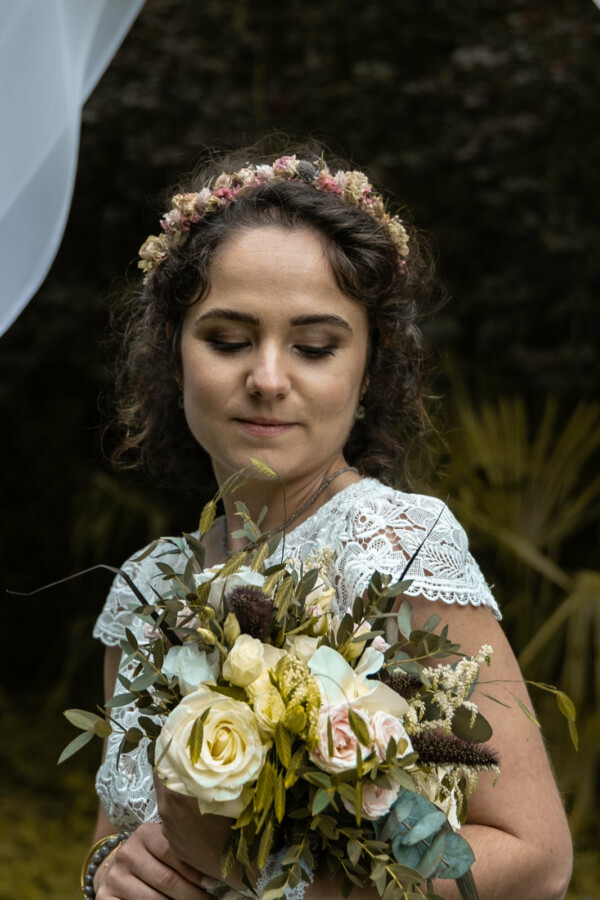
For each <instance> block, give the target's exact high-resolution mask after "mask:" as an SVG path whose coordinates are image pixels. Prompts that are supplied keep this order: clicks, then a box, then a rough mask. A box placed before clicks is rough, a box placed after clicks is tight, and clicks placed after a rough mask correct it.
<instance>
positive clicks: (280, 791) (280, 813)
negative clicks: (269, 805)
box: [273, 772, 285, 822]
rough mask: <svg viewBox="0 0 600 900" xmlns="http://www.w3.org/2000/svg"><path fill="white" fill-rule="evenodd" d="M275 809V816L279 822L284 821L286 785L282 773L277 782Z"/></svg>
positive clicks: (274, 799) (274, 800)
mask: <svg viewBox="0 0 600 900" xmlns="http://www.w3.org/2000/svg"><path fill="white" fill-rule="evenodd" d="M273 804H274V807H275V816H276V818H277V821H278V822H281V821H282V820H283V817H284V815H285V783H284V779H283V774H282V773H281V772H280V773H279V774H278V776H277V779H276V781H275V795H274V798H273Z"/></svg>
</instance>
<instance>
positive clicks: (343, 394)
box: [181, 226, 368, 481]
mask: <svg viewBox="0 0 600 900" xmlns="http://www.w3.org/2000/svg"><path fill="white" fill-rule="evenodd" d="M367 346H368V322H367V315H366V312H365V310H364V308H363V307H362V306H361V305H360V304H358V303H357V302H355V301H354V300H351V299H350V298H348V297H347V296H346V295H345V294H343V293H342V292H341V291H340V289H339V287H338V286H337V285H336V283H335V280H334V277H333V274H332V272H331V268H330V266H329V263H328V261H327V259H326V257H325V254H324V252H323V245H322V243H321V240H320V238H319V236H318V235H317V234H316V233H315V232H313V231H311V230H308V229H296V230H285V229H280V228H276V227H274V226H267V227H264V228H256V229H253V230H247V231H243V232H239V233H236V234H235V235H233V236H232V237H231V238H230V239H229V240H228V241H226V242H225V243H224V244H223V246H222V247H221V248H220V249H219V251H218V252H217V254H216V255H215V258H214V260H213V262H212V265H211V269H210V290H209V292H208V294H207V295H206V296H205V297H204V298H203V299H202V300H201V301H199V302H198V303H196V304H195V305H194V306H192V307H190V308H189V309H188V310H187V311H186V314H185V317H184V320H183V326H182V333H181V360H182V375H183V399H184V409H185V416H186V419H187V423H188V425H189V428H190V430H191V432H192V434H193V435H194V437H195V438H196V440H197V441H198V443H199V444H201V445H202V447H203V448H204V449H205V450H206V451H207V452H208V453H209V455H210V456H211V459H212V463H213V467H214V470H215V475H216V477H217V479H218V480H219V481H222V480H223V479H224V478H226V477H227V476H228V475H230V474H231V473H232V472H235V471H237V470H239V469H241V468H242V467H243V466H246V465H248V459H249V457H250V456H256V457H259V458H260V459H262V460H264V461H265V462H267V463H269V464H270V465H271V466H272V467H273V468H274V469H275V470H276V471H277V472H278V474H279V475H280V476H281V477H282V478H283V479H284V480H285V481H290V480H294V479H302V478H304V477H306V478H307V479H308V478H310V477H311V476H313V477H314V476H316V475H318V474H319V473H326V472H328V471H332V470H335V468H336V467H339V466H343V465H344V458H343V454H342V448H343V446H344V444H345V442H346V439H347V437H348V434H349V432H350V430H351V428H352V425H353V422H354V413H355V410H356V407H357V405H358V403H359V399H360V395H361V390H362V387H363V383H364V379H365V368H366V363H367Z"/></svg>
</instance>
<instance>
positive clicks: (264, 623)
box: [225, 585, 273, 641]
mask: <svg viewBox="0 0 600 900" xmlns="http://www.w3.org/2000/svg"><path fill="white" fill-rule="evenodd" d="M225 603H226V606H227V609H228V610H229V611H230V612H232V613H235V616H236V618H237V620H238V622H239V625H240V630H241V632H242V634H249V635H250V636H251V637H253V638H258V640H259V641H264V640H265V639H266V638H267V637H268V635H269V631H270V628H271V616H272V614H273V604H272V602H271V601H270V600H269V599H268V598H267V596H266V595H265V594H264V592H263V591H261V589H260V588H259V587H251V586H250V585H241V586H240V587H236V588H234V589H233V590H232V591H231V593H230V594H227V596H226V597H225Z"/></svg>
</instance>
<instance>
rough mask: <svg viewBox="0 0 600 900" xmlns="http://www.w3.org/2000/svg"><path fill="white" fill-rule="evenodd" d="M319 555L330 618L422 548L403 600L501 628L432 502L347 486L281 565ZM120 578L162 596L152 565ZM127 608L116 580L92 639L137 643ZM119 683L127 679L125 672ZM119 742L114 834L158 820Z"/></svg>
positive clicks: (106, 799) (139, 764)
mask: <svg viewBox="0 0 600 900" xmlns="http://www.w3.org/2000/svg"><path fill="white" fill-rule="evenodd" d="M421 544H422V546H421ZM325 547H329V548H331V550H332V551H333V553H332V554H331V562H330V572H329V574H330V577H331V579H332V580H333V581H335V583H336V586H337V612H338V613H340V612H343V611H344V609H345V608H346V607H347V606H348V605H350V604H351V603H352V602H353V600H354V598H355V597H356V596H357V595H360V594H362V593H363V592H364V590H365V588H366V586H367V584H368V582H369V579H370V577H371V575H372V573H373V571H374V570H375V569H378V570H379V571H382V572H387V573H389V574H391V575H393V576H394V577H396V578H397V577H399V575H400V574H401V572H402V570H403V569H404V567H405V565H406V560H407V558H409V557H410V556H411V555H412V554H413V553H414V552H415V551H416V550H417V549H418V548H419V547H420V550H419V552H418V554H417V556H416V558H415V560H414V562H413V564H412V566H411V568H410V572H409V575H410V577H411V578H412V579H413V583H412V585H411V586H410V588H409V589H408V591H407V594H408V595H410V596H418V595H421V596H423V597H425V598H426V599H427V600H430V601H432V602H438V603H439V602H441V603H458V604H460V605H462V606H466V605H468V604H469V605H472V606H481V605H483V606H487V607H489V609H490V610H491V611H492V612H493V613H494V615H495V616H496V617H497V618H500V612H499V610H498V606H497V604H496V601H495V600H494V598H493V597H492V594H491V592H490V590H489V588H488V586H487V585H486V583H485V580H484V578H483V575H482V574H481V571H480V569H479V567H478V566H477V563H476V562H475V561H474V559H473V557H472V556H471V554H470V553H469V550H468V543H467V538H466V535H465V532H464V530H463V529H462V528H461V526H460V525H459V524H458V522H457V521H456V519H455V517H454V516H453V515H452V513H451V512H450V511H449V509H448V508H447V507H446V506H445V505H444V504H443V503H442V502H441V501H439V500H437V499H435V498H433V497H427V496H423V495H419V494H405V493H402V492H399V491H395V490H393V489H392V488H389V487H387V486H385V485H383V484H381V483H380V482H378V481H376V480H375V479H372V478H365V479H363V480H362V481H360V482H357V483H356V484H352V485H350V486H349V487H347V488H346V489H345V490H343V491H340V492H339V493H338V494H336V495H335V496H334V497H333V498H332V499H331V500H329V501H328V502H327V503H325V504H324V505H323V506H322V507H321V508H320V509H319V510H317V512H315V513H314V515H312V516H311V517H310V518H309V519H307V520H306V521H304V522H303V523H302V524H300V525H299V526H297V527H296V528H295V529H294V530H293V531H291V532H290V533H289V534H288V535H287V538H286V544H285V555H286V557H289V556H294V557H297V558H299V559H302V560H306V559H307V558H308V557H309V556H311V555H314V554H315V553H318V552H319V551H322V550H323V548H325ZM279 552H280V551H278V553H279ZM276 555H277V554H276ZM273 561H275V560H273ZM170 562H171V564H172V558H171V559H170ZM125 569H126V571H127V573H128V574H129V575H130V577H131V578H132V579H133V580H134V582H135V583H136V585H137V586H138V587H139V588H140V590H141V591H142V592H143V593H144V594H145V595H146V596H147V598H148V601H149V602H151V601H152V598H153V596H154V595H153V593H152V590H151V587H152V586H154V587H156V588H157V589H159V590H160V588H161V586H162V585H163V584H164V582H162V581H161V574H160V572H159V570H158V569H157V567H156V565H155V558H154V557H153V556H149V557H146V559H144V560H142V561H141V562H133V561H131V560H130V561H128V562H127V563H126V564H125ZM132 603H135V600H134V597H133V596H132V594H131V591H130V589H129V587H128V586H127V584H126V583H125V581H124V580H123V579H122V578H120V577H119V576H117V578H116V579H115V582H114V584H113V587H112V589H111V591H110V594H109V596H108V599H107V601H106V604H105V607H104V609H103V611H102V613H101V615H100V617H99V618H98V621H97V623H96V626H95V629H94V635H95V636H96V637H98V638H100V639H101V640H102V641H103V642H104V644H106V645H107V646H118V644H119V641H120V640H121V638H122V637H124V634H125V628H130V629H131V631H132V632H133V633H134V634H135V635H136V637H137V638H138V639H139V640H143V639H144V625H143V623H142V622H141V621H140V620H139V619H137V617H136V616H134V615H133V614H132V612H131V610H130V608H129V607H130V604H132ZM457 637H458V638H459V639H460V635H458V636H457ZM124 674H126V675H127V674H128V672H127V670H126V669H124ZM113 714H114V716H115V718H116V719H118V721H120V722H121V724H123V725H124V726H125V727H129V726H130V725H133V724H135V720H136V715H137V712H136V709H135V707H130V706H125V707H119V708H117V709H115V710H114V711H113ZM119 742H120V737H119V734H113V735H111V736H110V737H109V739H108V749H107V753H106V758H105V760H104V762H103V763H102V765H101V766H100V769H99V771H98V775H97V779H96V788H97V792H98V796H99V797H100V800H101V802H102V804H103V806H104V808H105V809H106V812H107V813H108V816H109V818H110V819H111V821H112V822H113V824H114V826H115V829H116V830H118V831H121V830H131V829H133V828H135V827H137V825H139V824H141V823H142V822H147V821H160V820H159V816H158V813H157V808H156V797H155V793H154V787H153V781H152V769H151V767H150V765H149V763H148V760H147V758H146V750H145V746H144V742H143V741H142V743H141V744H140V745H139V747H138V748H137V749H136V750H134V751H132V752H131V753H125V754H123V755H122V756H121V760H120V763H119V764H118V765H117V751H118V745H119Z"/></svg>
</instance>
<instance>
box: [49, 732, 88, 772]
mask: <svg viewBox="0 0 600 900" xmlns="http://www.w3.org/2000/svg"><path fill="white" fill-rule="evenodd" d="M93 737H94V732H93V731H83V732H82V733H81V734H78V735H77V737H76V738H73V740H72V741H70V742H69V743H68V744H67V746H66V747H65V749H64V750H63V752H62V753H61V754H60V756H59V757H58V763H59V764H60V763H62V762H64V761H65V759H69V757H70V756H73V754H74V753H77V751H78V750H81V748H82V747H85V745H86V744H88V743H89V742H90V741H91V740H92V738H93Z"/></svg>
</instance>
